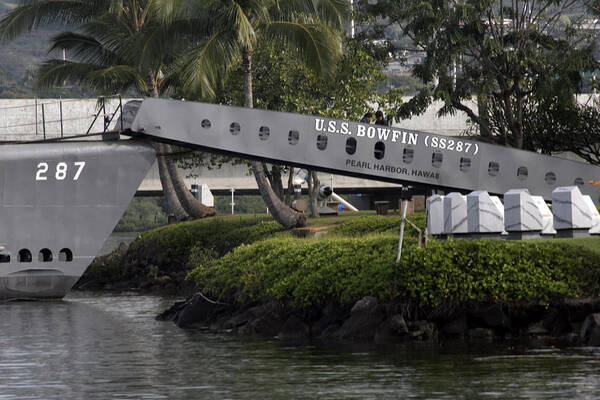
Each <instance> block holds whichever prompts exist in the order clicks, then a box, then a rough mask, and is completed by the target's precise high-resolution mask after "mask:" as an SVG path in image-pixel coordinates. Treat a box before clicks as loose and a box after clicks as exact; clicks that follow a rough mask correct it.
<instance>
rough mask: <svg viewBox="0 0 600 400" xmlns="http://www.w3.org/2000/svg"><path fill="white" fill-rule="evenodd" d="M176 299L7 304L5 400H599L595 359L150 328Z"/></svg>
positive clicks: (580, 351)
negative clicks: (158, 314)
mask: <svg viewBox="0 0 600 400" xmlns="http://www.w3.org/2000/svg"><path fill="white" fill-rule="evenodd" d="M174 300H175V299H172V298H164V297H155V296H142V295H137V294H121V295H115V294H108V293H101V294H88V293H78V292H74V293H71V294H70V295H68V296H67V297H66V298H65V299H64V300H63V301H52V302H40V301H38V302H6V303H2V304H0V399H285V400H290V399H387V398H389V399H404V398H411V399H518V398H523V399H595V398H598V393H600V348H567V349H557V348H537V349H535V348H527V347H521V346H511V345H508V344H506V343H504V344H495V345H492V344H480V345H477V346H474V345H471V346H465V345H462V346H461V345H449V344H446V345H442V346H439V347H438V346H428V345H414V344H413V345H408V346H407V345H404V346H401V345H387V346H375V345H352V344H340V343H284V342H281V341H279V340H277V339H276V338H266V339H265V338H263V339H258V338H247V337H239V336H233V335H229V334H214V333H208V332H203V331H201V330H182V329H179V328H177V327H175V326H174V325H173V324H172V323H170V322H159V321H155V320H154V317H155V315H156V314H157V313H159V312H160V311H162V310H164V309H165V308H167V307H168V306H170V305H171V304H172V302H173V301H174Z"/></svg>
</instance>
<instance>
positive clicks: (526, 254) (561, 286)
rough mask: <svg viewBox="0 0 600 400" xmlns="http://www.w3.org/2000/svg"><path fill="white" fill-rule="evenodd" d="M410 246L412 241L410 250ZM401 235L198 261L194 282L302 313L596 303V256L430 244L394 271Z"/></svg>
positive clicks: (216, 292) (408, 253) (291, 245)
mask: <svg viewBox="0 0 600 400" xmlns="http://www.w3.org/2000/svg"><path fill="white" fill-rule="evenodd" d="M413 243H414V241H413ZM396 247H397V237H396V236H395V235H389V234H388V235H373V236H367V237H362V238H354V239H329V240H321V241H307V240H281V239H270V240H266V241H262V242H259V243H256V244H253V245H244V246H240V247H238V248H236V249H235V250H234V251H232V252H231V253H228V254H226V255H225V256H224V257H222V258H220V259H217V260H212V261H209V262H206V261H204V262H203V260H202V259H198V258H194V257H192V259H191V263H192V264H193V265H195V269H194V270H193V271H192V273H190V275H189V276H188V279H192V280H193V281H194V282H195V284H196V285H197V286H199V287H201V288H202V290H203V291H204V292H205V293H207V294H210V295H211V296H214V297H217V298H220V299H223V300H227V301H234V300H235V297H236V296H239V295H240V291H242V292H244V293H245V294H246V295H247V296H249V297H250V298H251V299H254V300H257V301H268V300H271V299H276V300H284V301H290V302H291V303H293V304H296V305H298V306H302V305H311V304H313V305H323V304H325V303H327V302H328V301H330V300H336V301H338V302H340V303H341V304H351V303H352V302H355V301H356V300H358V299H360V298H361V297H363V296H366V295H371V296H375V297H377V298H378V299H379V300H380V301H391V300H394V299H403V300H411V301H413V302H416V303H417V304H418V305H423V306H440V305H452V306H456V305H460V304H463V303H465V302H469V301H473V300H475V301H489V300H497V301H504V302H518V301H536V302H539V303H540V304H548V303H549V302H550V301H551V300H553V299H557V298H564V297H565V296H567V297H578V296H588V295H596V294H597V293H598V290H599V288H600V285H599V282H600V254H597V253H595V252H592V251H590V250H587V249H584V248H582V247H579V246H576V245H570V244H564V243H560V244H555V243H542V242H539V243H536V242H500V241H464V240H456V241H454V240H449V241H444V242H432V243H431V244H430V246H429V247H428V248H427V249H420V248H417V247H416V246H415V245H411V246H408V247H406V248H405V249H404V251H403V256H402V260H401V262H400V264H398V265H396V263H395V262H394V261H395V254H396Z"/></svg>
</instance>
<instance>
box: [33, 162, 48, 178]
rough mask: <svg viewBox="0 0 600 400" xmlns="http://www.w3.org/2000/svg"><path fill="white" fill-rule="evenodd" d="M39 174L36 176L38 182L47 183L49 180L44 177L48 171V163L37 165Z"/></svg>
mask: <svg viewBox="0 0 600 400" xmlns="http://www.w3.org/2000/svg"><path fill="white" fill-rule="evenodd" d="M37 169H38V170H37V172H36V174H35V180H36V181H46V180H48V178H47V177H46V176H45V175H44V174H45V173H46V172H47V171H48V163H45V162H41V163H39V164H38V165H37Z"/></svg>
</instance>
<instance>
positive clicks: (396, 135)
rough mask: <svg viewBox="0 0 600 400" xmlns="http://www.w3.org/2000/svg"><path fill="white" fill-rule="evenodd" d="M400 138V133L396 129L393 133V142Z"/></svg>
mask: <svg viewBox="0 0 600 400" xmlns="http://www.w3.org/2000/svg"><path fill="white" fill-rule="evenodd" d="M398 136H400V131H397V130H395V129H394V130H393V131H392V142H395V141H396V140H398Z"/></svg>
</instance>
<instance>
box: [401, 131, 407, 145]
mask: <svg viewBox="0 0 600 400" xmlns="http://www.w3.org/2000/svg"><path fill="white" fill-rule="evenodd" d="M407 133H408V132H406V131H402V144H406V134H407Z"/></svg>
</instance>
